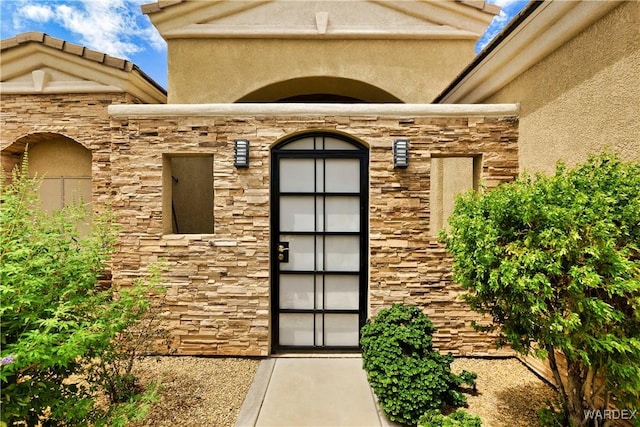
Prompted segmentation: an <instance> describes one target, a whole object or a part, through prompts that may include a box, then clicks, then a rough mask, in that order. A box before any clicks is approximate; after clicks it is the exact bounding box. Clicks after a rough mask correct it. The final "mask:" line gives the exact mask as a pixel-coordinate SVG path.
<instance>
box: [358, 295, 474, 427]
mask: <svg viewBox="0 0 640 427" xmlns="http://www.w3.org/2000/svg"><path fill="white" fill-rule="evenodd" d="M434 331H435V327H434V326H433V324H432V323H431V321H430V320H429V318H428V317H427V316H426V315H425V314H424V313H423V312H422V311H421V310H420V309H419V308H417V307H413V306H405V305H401V304H395V305H393V306H392V307H391V308H388V309H383V310H381V311H380V312H379V313H378V315H377V316H376V318H375V319H374V321H370V320H369V321H367V324H366V325H365V326H363V328H362V338H361V345H362V359H363V367H364V369H365V371H366V372H367V377H368V379H369V383H370V384H371V386H372V387H373V390H374V391H375V393H376V395H377V396H378V400H379V402H380V406H381V407H382V409H383V410H384V412H385V413H386V414H387V415H388V416H389V418H390V419H391V420H392V421H398V422H401V423H405V424H413V425H415V424H416V423H417V422H418V419H419V418H420V417H421V416H422V415H423V414H424V413H425V412H426V411H427V410H430V409H440V408H442V407H443V406H444V405H452V406H460V405H463V404H464V403H466V398H465V396H464V395H463V394H462V393H461V392H460V391H459V390H458V386H460V385H461V384H462V383H463V379H462V378H461V377H460V376H457V375H454V374H453V373H452V372H451V368H450V365H451V362H452V361H453V356H451V355H450V354H449V355H441V354H440V353H438V352H437V351H435V350H434V349H433V344H432V334H433V332H434ZM464 377H465V379H467V380H468V383H469V385H474V384H473V381H474V380H475V376H474V375H473V374H469V373H467V374H464Z"/></svg>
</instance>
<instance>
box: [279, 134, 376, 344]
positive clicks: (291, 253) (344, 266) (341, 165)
mask: <svg viewBox="0 0 640 427" xmlns="http://www.w3.org/2000/svg"><path fill="white" fill-rule="evenodd" d="M271 170H272V172H273V175H272V178H273V179H272V205H271V206H272V216H271V227H272V228H271V229H272V234H271V235H272V252H271V259H272V275H271V277H272V313H273V334H272V336H273V348H274V350H275V351H278V350H315V349H318V350H319V349H327V350H339V349H343V350H348V349H351V350H357V349H358V347H359V331H360V327H361V326H362V325H363V324H364V321H365V320H366V307H367V265H368V264H367V262H368V256H367V229H368V215H367V212H368V210H367V205H368V197H367V196H368V151H367V149H366V148H364V147H362V146H361V145H360V144H358V143H357V142H355V141H351V140H349V139H347V138H345V137H342V136H337V135H333V134H314V135H304V136H299V137H296V138H292V139H290V140H288V141H284V142H283V143H282V144H280V145H278V146H277V147H276V148H274V150H273V156H272V169H271Z"/></svg>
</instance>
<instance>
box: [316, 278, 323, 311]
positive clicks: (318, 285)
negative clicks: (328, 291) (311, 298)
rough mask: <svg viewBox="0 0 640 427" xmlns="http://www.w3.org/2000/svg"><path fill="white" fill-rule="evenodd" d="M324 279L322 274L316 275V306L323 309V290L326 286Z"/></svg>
mask: <svg viewBox="0 0 640 427" xmlns="http://www.w3.org/2000/svg"><path fill="white" fill-rule="evenodd" d="M323 280H324V278H323V277H322V276H316V308H317V309H318V310H322V308H323V307H324V295H323V292H322V289H323V288H324V284H323V283H322V281H323Z"/></svg>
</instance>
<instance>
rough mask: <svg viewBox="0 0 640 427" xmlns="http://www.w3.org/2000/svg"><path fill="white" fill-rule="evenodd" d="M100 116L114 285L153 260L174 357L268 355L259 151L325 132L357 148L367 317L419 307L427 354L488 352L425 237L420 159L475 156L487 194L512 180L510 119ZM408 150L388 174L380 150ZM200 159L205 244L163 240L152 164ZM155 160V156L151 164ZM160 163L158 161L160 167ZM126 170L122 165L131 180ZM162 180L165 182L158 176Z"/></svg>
mask: <svg viewBox="0 0 640 427" xmlns="http://www.w3.org/2000/svg"><path fill="white" fill-rule="evenodd" d="M169 110H170V107H169V108H167V111H168V112H167V114H166V115H157V116H146V117H145V116H144V115H143V113H140V114H137V115H135V116H133V115H129V116H126V115H114V117H113V120H112V122H111V130H112V138H113V139H112V156H111V160H112V174H113V189H112V190H113V194H114V196H113V205H114V211H115V213H116V217H117V221H118V222H119V223H120V225H121V227H122V228H121V232H120V236H119V243H118V245H119V247H118V250H117V251H116V255H115V257H114V261H113V274H114V281H117V282H119V283H121V284H123V285H126V284H127V283H130V282H131V281H132V280H134V279H135V278H136V277H137V276H138V274H139V269H140V268H142V269H144V268H146V266H148V265H149V264H150V263H153V262H156V261H158V260H164V261H165V262H166V264H167V267H168V268H167V270H166V272H165V273H164V279H165V281H166V283H167V287H168V293H167V303H166V304H167V306H166V308H167V318H168V322H169V323H170V327H171V330H172V333H173V337H174V339H173V345H174V347H175V348H176V349H177V351H178V354H200V355H253V356H266V355H268V354H269V352H270V329H269V328H270V323H271V312H270V310H271V309H270V278H269V276H270V272H269V270H270V259H269V253H270V232H269V216H270V206H269V205H270V178H269V176H270V153H271V151H270V150H271V147H272V146H273V145H274V144H276V143H277V142H278V141H279V140H281V139H282V138H284V137H287V136H290V135H291V134H294V133H296V132H304V131H318V130H325V131H336V132H343V133H345V134H348V135H349V136H351V137H353V138H356V139H359V140H360V141H362V142H363V143H364V144H366V145H368V146H369V147H370V202H369V203H370V206H369V215H370V231H369V254H370V255H369V256H370V271H369V274H370V281H369V283H370V290H369V314H370V315H374V314H376V313H377V312H378V311H379V310H380V309H381V308H383V307H386V306H389V305H391V304H392V303H395V302H404V303H410V304H419V305H421V306H423V307H424V309H425V312H426V313H427V314H428V315H429V316H430V317H431V318H432V319H433V321H434V323H435V325H436V326H437V327H438V328H439V331H438V332H437V334H436V335H435V343H436V345H437V346H438V347H439V348H440V349H441V350H443V351H447V350H450V351H452V352H453V353H455V354H460V355H471V354H475V355H486V354H497V353H498V351H497V350H495V349H494V346H493V344H492V340H491V339H489V338H488V337H486V336H485V335H484V334H480V333H477V332H475V331H474V330H473V329H472V328H471V327H470V326H469V322H470V320H471V319H477V315H475V314H474V313H473V312H471V311H470V310H469V309H468V308H467V307H466V306H465V305H464V304H463V303H462V302H461V301H459V300H457V299H456V297H457V295H458V294H459V292H460V289H459V288H458V287H457V286H456V285H454V284H453V283H452V282H451V280H450V275H451V272H450V265H449V260H448V257H447V255H446V253H445V249H444V247H443V246H442V245H441V244H440V243H438V242H437V239H436V238H434V237H430V234H429V217H430V214H429V201H430V171H431V156H432V155H481V156H482V159H483V160H482V168H481V179H482V181H483V182H484V183H485V184H486V185H488V186H489V187H493V186H495V185H497V184H499V183H501V182H505V181H509V180H512V179H513V178H514V177H515V176H516V175H517V174H518V159H517V156H518V150H517V137H518V135H517V129H518V121H517V117H515V116H503V117H442V118H429V117H413V116H407V117H404V116H402V117H397V116H396V117H392V116H389V117H380V116H373V115H362V116H354V115H344V116H336V115H315V116H313V115H311V116H295V115H278V116H272V115H261V116H257V115H229V116H224V115H215V114H209V115H196V114H187V113H183V114H175V113H173V114H172V113H171V112H169ZM396 137H405V138H409V139H410V156H411V157H410V165H409V168H408V169H406V170H395V169H393V166H392V163H393V162H392V153H391V144H392V141H393V139H394V138H396ZM236 138H246V139H249V140H250V141H251V160H250V165H249V168H248V169H236V168H235V167H234V166H233V139H236ZM186 153H191V154H212V155H213V160H214V167H213V169H214V171H213V174H214V208H213V209H214V212H213V217H214V233H213V234H202V235H176V234H163V186H166V185H167V183H166V182H165V183H163V155H166V154H186ZM165 158H166V156H165ZM165 164H166V163H165ZM131 165H136V167H135V168H132V167H131ZM165 181H166V177H165Z"/></svg>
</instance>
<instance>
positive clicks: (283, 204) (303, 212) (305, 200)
mask: <svg viewBox="0 0 640 427" xmlns="http://www.w3.org/2000/svg"><path fill="white" fill-rule="evenodd" d="M314 200H315V198H314V197H312V196H310V197H306V196H304V197H301V196H281V197H280V231H314V223H315V212H314V209H315V206H314Z"/></svg>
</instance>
